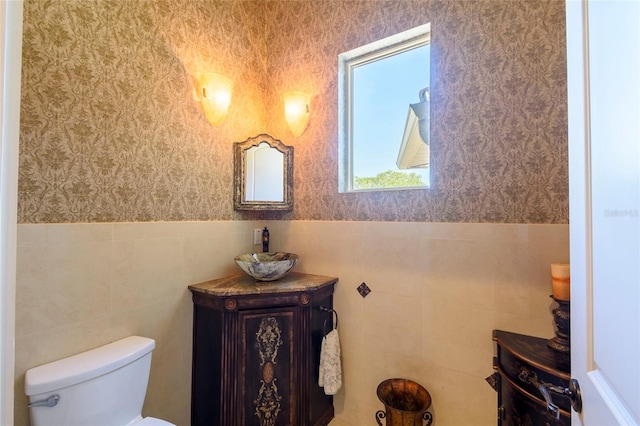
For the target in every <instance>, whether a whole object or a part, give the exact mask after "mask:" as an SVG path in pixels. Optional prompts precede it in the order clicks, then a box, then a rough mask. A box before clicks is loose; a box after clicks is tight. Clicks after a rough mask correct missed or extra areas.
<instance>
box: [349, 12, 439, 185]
mask: <svg viewBox="0 0 640 426" xmlns="http://www.w3.org/2000/svg"><path fill="white" fill-rule="evenodd" d="M430 40H431V32H430V24H426V25H421V26H419V27H416V28H413V29H411V30H409V31H405V32H402V33H399V34H396V35H394V36H391V37H388V38H385V39H383V40H379V41H376V42H374V43H370V44H368V45H365V46H362V47H359V48H357V49H354V50H351V51H349V52H345V53H342V54H340V55H339V56H338V66H339V70H338V71H339V78H340V90H339V95H338V97H339V119H340V132H339V145H340V151H339V153H340V160H339V164H340V179H339V181H340V188H339V190H340V192H359V191H375V190H389V189H404V188H428V187H429V185H430V142H431V141H430V111H431V104H430V97H429V95H430V87H429V81H430V75H429V69H430Z"/></svg>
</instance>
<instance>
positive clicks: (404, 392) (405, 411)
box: [376, 379, 433, 426]
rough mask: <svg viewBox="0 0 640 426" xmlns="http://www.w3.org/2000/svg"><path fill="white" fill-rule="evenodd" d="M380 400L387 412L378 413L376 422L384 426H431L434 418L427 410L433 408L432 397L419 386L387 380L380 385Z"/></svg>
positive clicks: (378, 392)
mask: <svg viewBox="0 0 640 426" xmlns="http://www.w3.org/2000/svg"><path fill="white" fill-rule="evenodd" d="M377 394H378V399H380V401H382V403H383V404H384V407H385V411H382V410H378V412H376V422H378V425H380V426H382V421H381V419H385V418H386V426H423V424H422V422H423V420H426V421H427V422H426V423H425V426H429V425H431V423H432V421H433V416H432V415H431V413H430V412H428V411H427V409H428V408H429V407H430V406H431V395H429V392H427V390H426V389H425V388H423V387H422V386H420V385H419V384H417V383H416V382H414V381H411V380H408V379H387V380H385V381H384V382H382V383H380V384H379V385H378V390H377Z"/></svg>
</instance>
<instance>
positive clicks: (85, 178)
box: [18, 0, 568, 223]
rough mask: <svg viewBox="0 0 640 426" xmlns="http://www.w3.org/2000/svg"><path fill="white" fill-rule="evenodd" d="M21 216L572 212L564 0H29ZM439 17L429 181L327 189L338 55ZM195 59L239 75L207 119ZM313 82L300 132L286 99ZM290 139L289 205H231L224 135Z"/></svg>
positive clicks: (498, 216) (550, 215)
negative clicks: (226, 107) (398, 187)
mask: <svg viewBox="0 0 640 426" xmlns="http://www.w3.org/2000/svg"><path fill="white" fill-rule="evenodd" d="M24 20H25V22H24V40H23V79H22V111H21V114H22V117H21V119H22V123H21V140H20V142H21V146H20V177H19V206H18V208H19V221H20V222H21V223H55V222H123V221H169V220H178V221H181V220H237V219H256V218H265V219H294V220H298V219H300V220H305V219H309V220H381V221H433V222H509V223H567V221H568V171H567V111H566V59H565V56H566V52H565V35H564V34H565V27H564V2H563V1H560V0H532V1H524V0H513V1H498V0H483V1H471V0H461V1H457V0H444V1H426V0H415V1H412V0H394V1H382V0H368V1H339V0H318V1H306V0H298V1H275V0H274V1H258V0H255V1H237V0H228V1H218V0H215V1H214V0H200V1H197V0H110V1H109V0H85V1H77V0H49V1H44V0H26V1H25V14H24ZM426 22H431V26H432V49H431V51H432V63H431V92H432V156H433V157H432V163H433V168H434V171H433V176H432V181H433V185H434V188H433V189H430V190H426V191H424V190H412V191H388V192H376V193H368V194H366V193H365V194H363V193H360V194H338V192H337V187H338V183H337V175H338V164H337V158H338V155H337V152H338V147H337V129H338V124H337V93H338V88H337V81H338V80H337V55H338V54H339V53H341V52H344V51H347V50H350V49H353V48H354V47H356V46H359V45H362V44H366V43H369V42H371V41H374V40H376V39H379V38H382V37H386V36H389V35H391V34H394V33H396V32H399V31H403V30H406V29H409V28H412V27H414V26H417V25H420V24H423V23H426ZM203 71H213V72H219V73H221V74H224V75H226V76H228V77H229V78H231V80H233V82H234V93H233V100H232V105H231V109H230V112H229V116H228V117H227V119H226V120H225V121H224V122H223V123H222V125H221V126H219V127H211V126H210V125H209V124H208V122H207V121H206V119H205V118H204V115H203V114H202V111H201V109H200V105H199V102H198V101H197V99H196V98H197V96H196V95H195V87H196V84H195V80H196V78H197V76H198V75H199V73H201V72H203ZM289 90H302V91H307V92H309V93H311V94H312V96H313V97H312V104H311V109H312V116H311V120H310V123H309V127H308V128H307V130H306V132H305V133H304V134H303V135H302V136H301V137H299V138H294V137H293V136H292V135H291V133H290V132H289V131H288V129H287V128H286V125H285V123H284V121H283V112H282V100H281V97H282V94H283V93H284V92H286V91H289ZM263 132H267V133H270V134H272V135H273V136H274V137H276V138H278V139H280V140H282V141H283V142H284V143H286V144H288V145H293V146H294V149H295V152H294V157H295V161H294V163H295V164H294V210H293V212H288V213H250V212H245V213H239V212H235V211H234V210H233V201H232V184H233V176H232V173H233V165H232V143H233V142H234V141H241V140H244V139H246V138H247V137H250V136H254V135H256V134H259V133H263Z"/></svg>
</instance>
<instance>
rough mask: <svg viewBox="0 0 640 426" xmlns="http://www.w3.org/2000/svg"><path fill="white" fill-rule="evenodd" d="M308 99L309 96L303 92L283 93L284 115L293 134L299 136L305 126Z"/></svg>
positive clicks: (307, 116) (307, 115) (307, 119)
mask: <svg viewBox="0 0 640 426" xmlns="http://www.w3.org/2000/svg"><path fill="white" fill-rule="evenodd" d="M310 99H311V96H309V95H307V94H306V93H303V92H287V93H285V94H284V117H285V120H287V124H288V125H289V130H291V133H293V136H296V137H298V136H300V135H301V134H302V133H304V130H305V129H306V128H307V123H308V122H309V101H310Z"/></svg>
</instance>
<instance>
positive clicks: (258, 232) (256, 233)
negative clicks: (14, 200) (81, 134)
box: [253, 228, 262, 245]
mask: <svg viewBox="0 0 640 426" xmlns="http://www.w3.org/2000/svg"><path fill="white" fill-rule="evenodd" d="M261 242H262V229H260V228H255V229H254V230H253V244H254V245H256V244H260V243H261Z"/></svg>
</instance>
